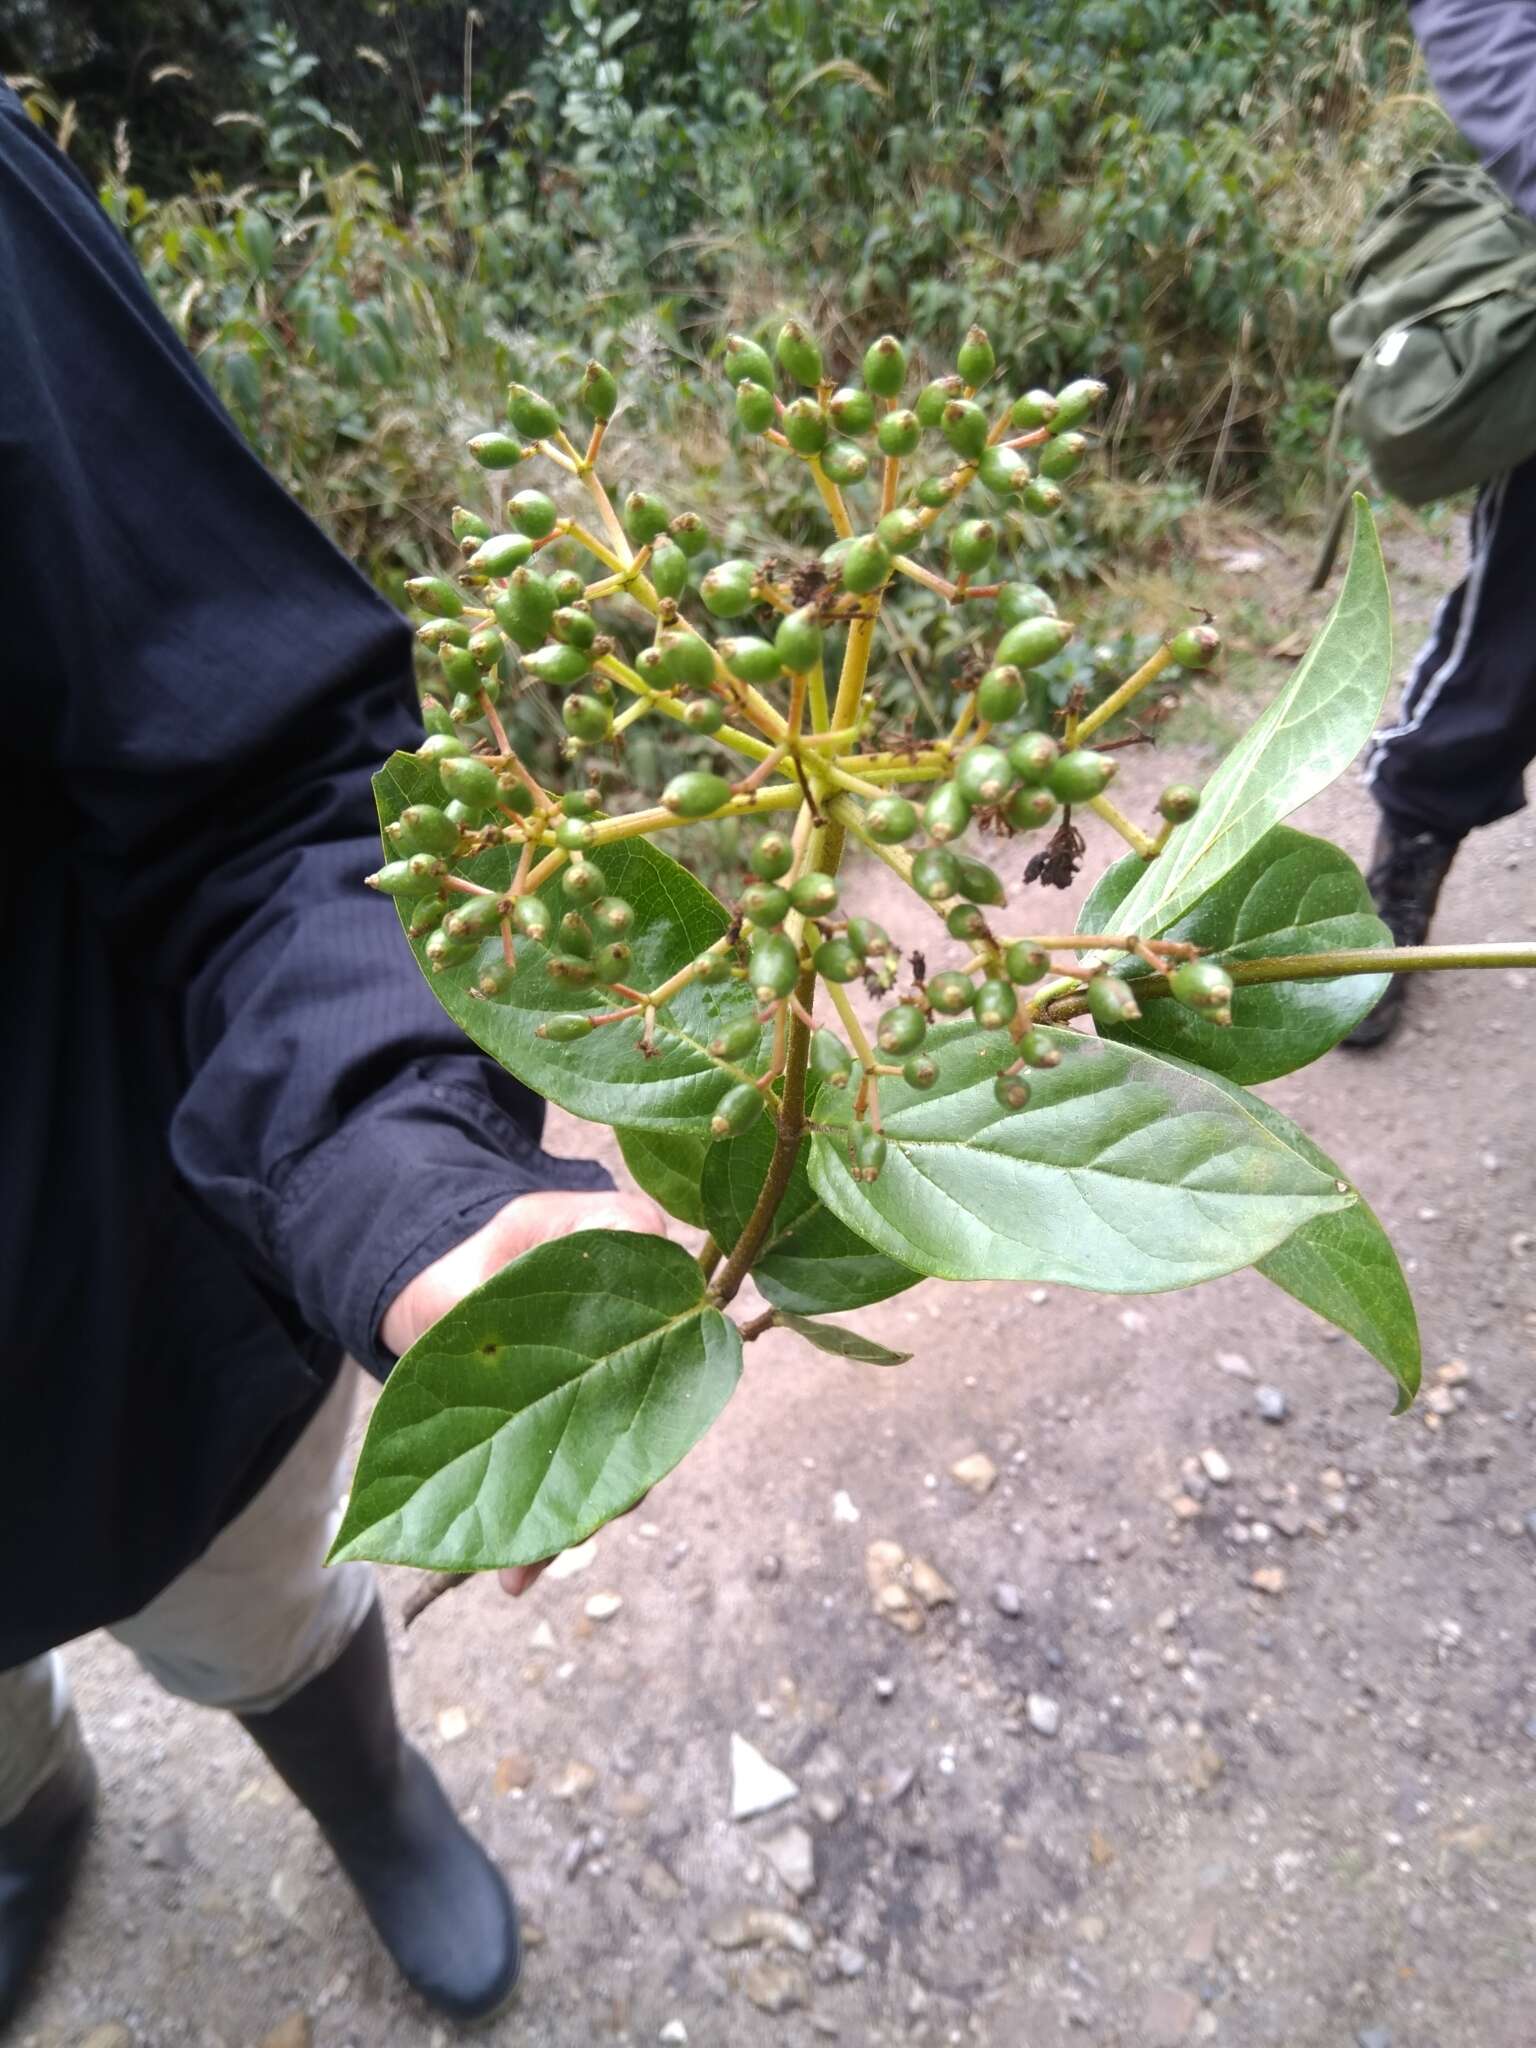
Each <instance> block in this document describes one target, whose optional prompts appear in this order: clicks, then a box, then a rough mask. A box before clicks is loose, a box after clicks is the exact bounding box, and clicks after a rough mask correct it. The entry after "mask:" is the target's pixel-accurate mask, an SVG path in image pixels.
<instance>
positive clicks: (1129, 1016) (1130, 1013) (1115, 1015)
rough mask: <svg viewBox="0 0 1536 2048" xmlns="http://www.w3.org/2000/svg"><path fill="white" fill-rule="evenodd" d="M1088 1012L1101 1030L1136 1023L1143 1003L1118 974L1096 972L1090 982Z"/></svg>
mask: <svg viewBox="0 0 1536 2048" xmlns="http://www.w3.org/2000/svg"><path fill="white" fill-rule="evenodd" d="M1088 1014H1089V1016H1090V1017H1092V1019H1093V1021H1094V1023H1095V1024H1097V1025H1098V1026H1099V1028H1100V1029H1101V1030H1108V1029H1110V1028H1111V1027H1112V1026H1114V1025H1116V1024H1134V1023H1135V1021H1136V1019H1137V1018H1138V1017H1139V1016H1140V1015H1141V1005H1140V1004H1139V1003H1138V1002H1137V1000H1136V998H1135V996H1134V994H1133V993H1132V991H1131V985H1130V983H1129V982H1127V981H1122V980H1121V979H1120V977H1119V975H1118V974H1096V975H1095V976H1094V977H1093V979H1092V981H1090V982H1089V984H1088Z"/></svg>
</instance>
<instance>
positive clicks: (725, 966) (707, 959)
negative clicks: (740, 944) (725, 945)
mask: <svg viewBox="0 0 1536 2048" xmlns="http://www.w3.org/2000/svg"><path fill="white" fill-rule="evenodd" d="M693 978H694V980H695V981H697V982H698V983H699V984H700V985H701V986H702V987H704V988H714V987H716V986H717V985H718V984H719V983H720V982H722V981H729V980H730V978H731V962H730V956H729V955H728V954H726V953H700V954H699V956H698V958H697V959H696V960H695V961H694V963H693Z"/></svg>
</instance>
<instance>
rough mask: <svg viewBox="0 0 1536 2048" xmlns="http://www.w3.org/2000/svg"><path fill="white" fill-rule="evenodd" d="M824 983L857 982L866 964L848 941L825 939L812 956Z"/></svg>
mask: <svg viewBox="0 0 1536 2048" xmlns="http://www.w3.org/2000/svg"><path fill="white" fill-rule="evenodd" d="M811 957H812V959H813V960H814V961H815V965H816V972H817V973H818V974H819V975H820V976H821V978H822V980H823V981H836V982H846V981H857V980H858V978H859V976H860V975H861V974H862V973H863V972H864V962H863V959H862V958H861V956H860V955H859V954H858V953H856V952H855V951H854V949H853V947H852V946H850V945H849V943H848V941H847V940H846V939H823V940H822V942H821V944H820V945H819V946H818V947H817V948H816V951H815V953H814V954H813V955H812V956H811Z"/></svg>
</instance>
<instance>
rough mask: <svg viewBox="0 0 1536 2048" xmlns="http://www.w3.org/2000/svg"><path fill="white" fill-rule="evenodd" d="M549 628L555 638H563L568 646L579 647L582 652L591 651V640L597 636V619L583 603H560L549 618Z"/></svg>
mask: <svg viewBox="0 0 1536 2048" xmlns="http://www.w3.org/2000/svg"><path fill="white" fill-rule="evenodd" d="M549 629H550V631H551V632H552V633H553V634H554V636H555V638H556V639H557V640H563V641H564V642H565V643H566V644H567V646H570V647H579V648H580V649H581V651H582V652H583V654H586V653H589V652H590V651H591V647H592V642H593V641H594V640H595V639H596V638H597V621H596V620H595V619H594V618H593V616H592V614H591V612H589V611H588V610H587V608H586V606H585V605H574V604H563V605H561V607H560V609H559V610H558V611H557V612H556V613H555V616H554V617H553V618H552V619H551V620H550V622H549Z"/></svg>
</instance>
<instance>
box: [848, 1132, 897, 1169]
mask: <svg viewBox="0 0 1536 2048" xmlns="http://www.w3.org/2000/svg"><path fill="white" fill-rule="evenodd" d="M888 1150H889V1147H888V1146H887V1144H886V1140H885V1137H884V1135H883V1133H881V1132H880V1131H877V1130H876V1129H875V1127H874V1125H873V1124H867V1123H864V1124H855V1125H854V1127H853V1129H852V1131H851V1132H850V1133H849V1137H848V1156H849V1162H850V1165H851V1169H852V1172H853V1177H854V1179H855V1180H860V1181H866V1182H872V1181H877V1180H878V1179H879V1178H880V1174H881V1170H882V1168H883V1167H884V1165H885V1161H886V1156H887V1153H888Z"/></svg>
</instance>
